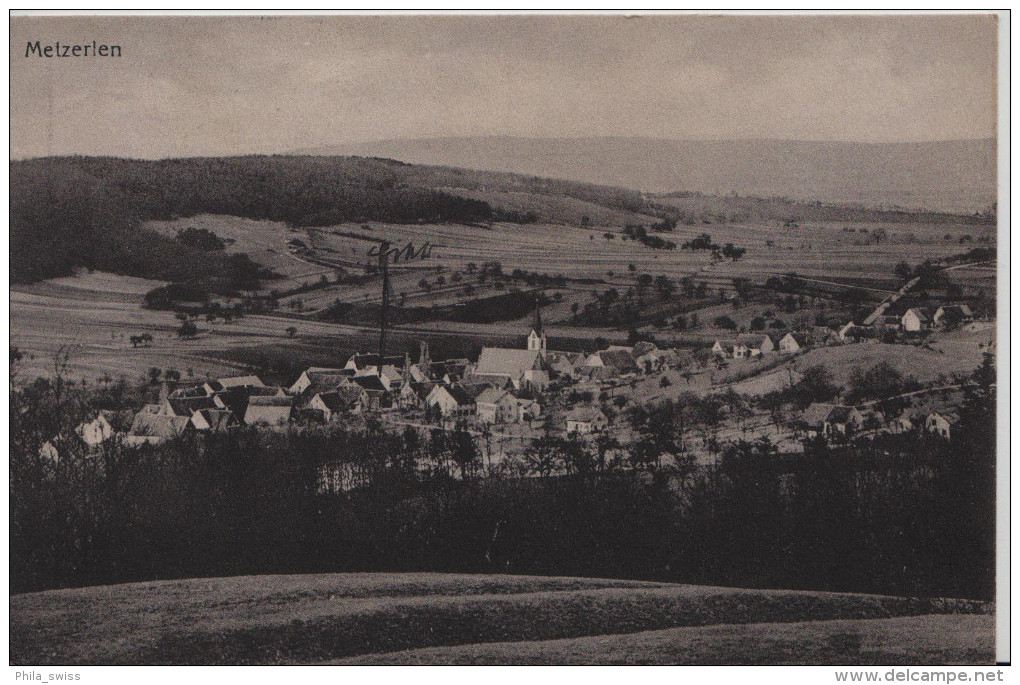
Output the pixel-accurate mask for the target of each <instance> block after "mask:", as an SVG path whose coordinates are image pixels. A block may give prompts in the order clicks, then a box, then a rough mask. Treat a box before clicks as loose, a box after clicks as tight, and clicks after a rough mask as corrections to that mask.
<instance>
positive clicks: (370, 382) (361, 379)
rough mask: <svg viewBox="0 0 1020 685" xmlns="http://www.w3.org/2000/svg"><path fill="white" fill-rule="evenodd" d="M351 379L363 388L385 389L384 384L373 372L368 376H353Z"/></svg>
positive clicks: (383, 390) (382, 390)
mask: <svg viewBox="0 0 1020 685" xmlns="http://www.w3.org/2000/svg"><path fill="white" fill-rule="evenodd" d="M352 380H353V381H354V382H355V383H356V384H357V385H358V386H359V387H361V388H364V389H365V390H378V391H381V392H385V391H386V386H385V385H383V382H382V381H381V380H380V379H379V376H376V375H374V374H373V375H369V376H355V377H354V378H353V379H352Z"/></svg>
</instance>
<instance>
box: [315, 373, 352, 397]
mask: <svg viewBox="0 0 1020 685" xmlns="http://www.w3.org/2000/svg"><path fill="white" fill-rule="evenodd" d="M305 374H306V375H307V376H308V387H307V388H305V390H304V392H305V394H306V396H312V395H317V394H319V393H320V392H329V391H330V390H335V389H336V388H338V387H340V386H341V385H345V384H347V383H349V382H350V380H351V373H350V372H349V371H348V372H345V373H340V372H336V371H328V372H327V371H306V372H305Z"/></svg>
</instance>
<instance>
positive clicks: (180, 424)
mask: <svg viewBox="0 0 1020 685" xmlns="http://www.w3.org/2000/svg"><path fill="white" fill-rule="evenodd" d="M190 421H191V418H190V417H188V418H185V417H183V416H170V415H168V414H147V413H141V412H139V413H138V414H136V415H135V420H134V422H132V424H131V431H130V433H131V435H141V436H147V437H154V438H173V437H176V436H178V435H180V434H181V433H183V432H184V430H185V428H187V427H188V423H189V422H190Z"/></svg>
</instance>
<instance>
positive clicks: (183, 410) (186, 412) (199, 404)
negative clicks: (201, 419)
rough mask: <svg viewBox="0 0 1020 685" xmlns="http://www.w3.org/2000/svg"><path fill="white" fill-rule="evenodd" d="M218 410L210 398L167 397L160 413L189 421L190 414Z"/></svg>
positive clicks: (213, 400)
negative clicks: (203, 410) (202, 410)
mask: <svg viewBox="0 0 1020 685" xmlns="http://www.w3.org/2000/svg"><path fill="white" fill-rule="evenodd" d="M219 408H220V407H219V406H218V405H217V404H216V400H215V399H214V398H212V397H205V396H202V397H168V398H167V399H166V400H164V402H163V406H162V413H164V414H169V415H172V416H183V417H184V418H186V419H190V418H191V415H192V414H194V413H195V412H196V411H199V410H201V409H219Z"/></svg>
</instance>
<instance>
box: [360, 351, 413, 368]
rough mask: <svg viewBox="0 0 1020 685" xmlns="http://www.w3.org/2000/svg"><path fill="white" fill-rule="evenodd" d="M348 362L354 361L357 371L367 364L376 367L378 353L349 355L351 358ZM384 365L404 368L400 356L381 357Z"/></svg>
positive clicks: (377, 364)
mask: <svg viewBox="0 0 1020 685" xmlns="http://www.w3.org/2000/svg"><path fill="white" fill-rule="evenodd" d="M350 362H354V368H356V369H357V370H358V371H361V370H362V369H364V368H366V367H369V366H375V367H378V366H379V355H378V354H372V353H367V354H354V355H352V356H351V359H350V361H349V362H348V363H350ZM386 365H390V366H396V367H397V368H401V369H402V368H404V358H403V357H402V356H393V357H383V366H386Z"/></svg>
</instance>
